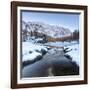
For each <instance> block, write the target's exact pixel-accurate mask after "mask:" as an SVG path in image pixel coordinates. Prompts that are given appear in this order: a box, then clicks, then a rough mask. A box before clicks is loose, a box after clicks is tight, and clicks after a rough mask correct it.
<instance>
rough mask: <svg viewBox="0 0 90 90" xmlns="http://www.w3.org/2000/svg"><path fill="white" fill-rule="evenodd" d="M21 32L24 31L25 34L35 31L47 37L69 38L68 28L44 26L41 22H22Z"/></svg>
mask: <svg viewBox="0 0 90 90" xmlns="http://www.w3.org/2000/svg"><path fill="white" fill-rule="evenodd" d="M22 30H26V31H27V32H31V31H32V32H33V31H37V32H39V33H43V34H45V35H47V36H50V37H54V38H60V37H65V36H70V35H71V31H70V30H69V29H68V28H64V27H60V26H54V25H49V24H45V23H42V22H28V23H26V22H24V21H23V22H22Z"/></svg>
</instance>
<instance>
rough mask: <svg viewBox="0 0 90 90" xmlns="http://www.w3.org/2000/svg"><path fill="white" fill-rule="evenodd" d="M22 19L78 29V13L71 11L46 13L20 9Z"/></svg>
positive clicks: (72, 29)
mask: <svg viewBox="0 0 90 90" xmlns="http://www.w3.org/2000/svg"><path fill="white" fill-rule="evenodd" d="M22 20H23V21H25V22H32V21H34V22H43V23H46V24H50V25H58V26H61V27H64V28H68V29H70V30H71V31H72V32H73V31H74V30H75V29H79V14H73V13H72V14H71V13H61V12H60V13H55V12H54V13H47V12H32V11H22Z"/></svg>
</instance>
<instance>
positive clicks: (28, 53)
mask: <svg viewBox="0 0 90 90" xmlns="http://www.w3.org/2000/svg"><path fill="white" fill-rule="evenodd" d="M41 49H44V50H46V51H47V48H46V47H45V46H41V45H38V44H34V43H32V42H23V43H22V61H27V60H33V59H34V58H35V57H37V56H38V55H40V56H41V55H42V54H41V53H39V51H41ZM36 51H38V52H36Z"/></svg>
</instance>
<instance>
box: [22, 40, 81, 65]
mask: <svg viewBox="0 0 90 90" xmlns="http://www.w3.org/2000/svg"><path fill="white" fill-rule="evenodd" d="M45 45H52V46H60V47H61V46H63V47H64V48H67V47H68V48H69V49H70V50H71V49H72V50H71V51H70V52H68V53H67V54H68V55H70V56H71V57H72V60H73V61H76V63H77V64H78V65H80V53H79V52H80V50H79V43H77V42H76V41H73V42H48V43H46V44H39V43H35V42H34V41H33V40H32V41H27V42H22V62H24V61H28V60H29V61H32V60H34V58H36V57H37V56H42V53H41V52H40V51H41V50H42V49H43V50H45V51H47V52H50V51H53V49H52V50H48V49H47V47H46V46H45ZM37 51H38V52H37ZM56 51H57V50H56ZM51 53H52V52H51Z"/></svg>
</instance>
